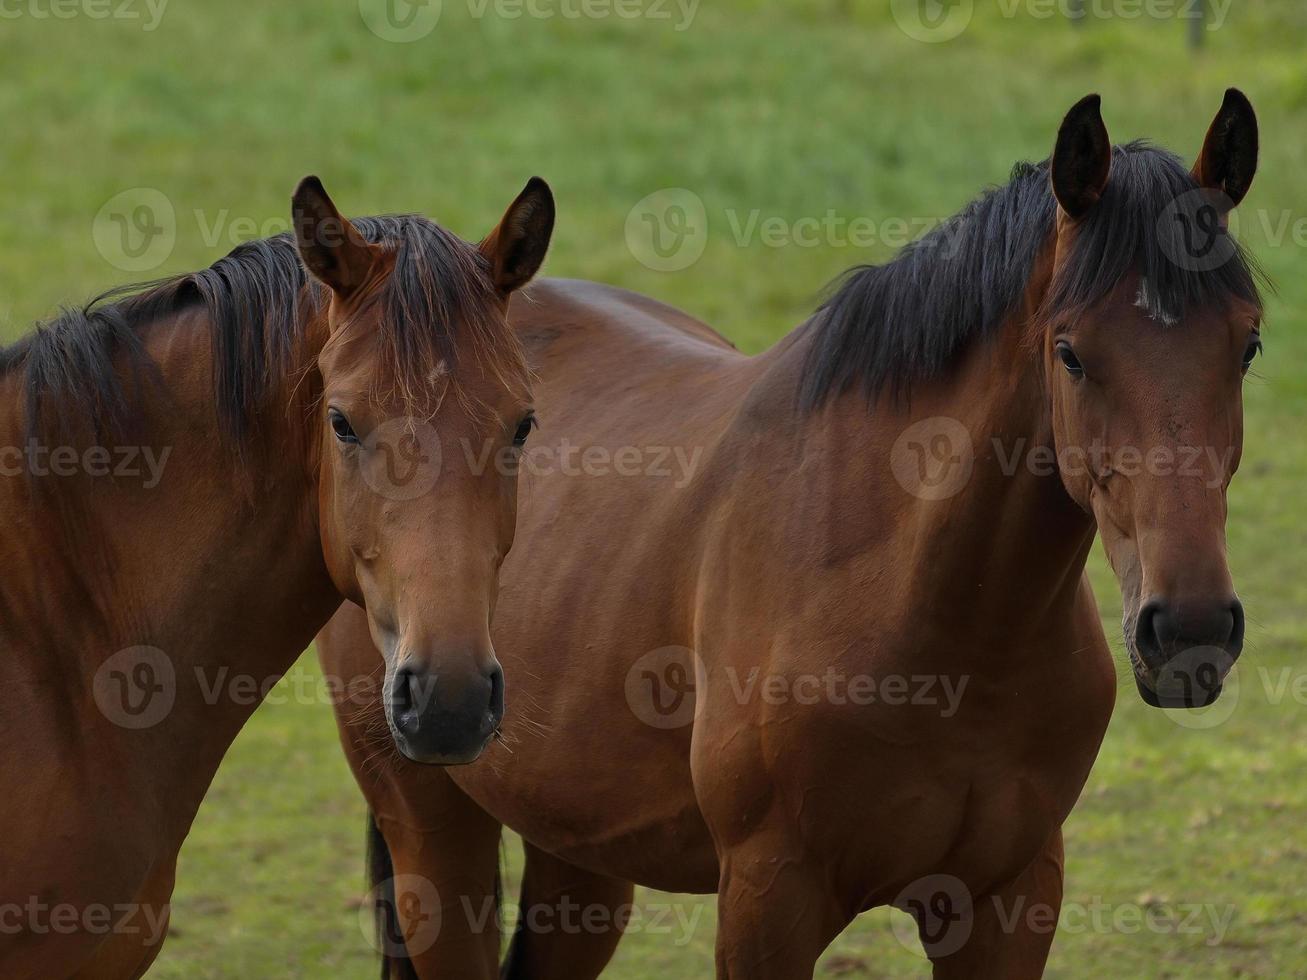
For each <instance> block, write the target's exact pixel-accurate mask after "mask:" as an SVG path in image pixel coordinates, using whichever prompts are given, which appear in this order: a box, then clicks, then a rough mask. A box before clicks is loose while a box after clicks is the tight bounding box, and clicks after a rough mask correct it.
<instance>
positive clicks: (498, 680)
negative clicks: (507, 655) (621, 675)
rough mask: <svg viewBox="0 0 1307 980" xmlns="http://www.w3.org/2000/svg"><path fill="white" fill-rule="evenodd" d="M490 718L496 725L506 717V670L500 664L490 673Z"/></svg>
mask: <svg viewBox="0 0 1307 980" xmlns="http://www.w3.org/2000/svg"><path fill="white" fill-rule="evenodd" d="M490 717H491V718H493V719H494V722H495V724H496V725H498V724H499V721H500V719H502V718H503V717H504V670H503V668H502V667H500V666H499V664H495V666H494V667H493V668H492V669H491V671H490Z"/></svg>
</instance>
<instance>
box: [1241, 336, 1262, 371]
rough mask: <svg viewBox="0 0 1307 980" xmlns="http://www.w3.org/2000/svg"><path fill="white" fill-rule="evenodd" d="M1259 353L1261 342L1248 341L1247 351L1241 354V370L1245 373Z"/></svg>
mask: <svg viewBox="0 0 1307 980" xmlns="http://www.w3.org/2000/svg"><path fill="white" fill-rule="evenodd" d="M1261 352H1262V342H1261V340H1260V339H1257V340H1250V341H1249V342H1248V349H1247V350H1245V351H1244V352H1243V369H1244V370H1245V371H1247V370H1248V369H1249V368H1250V367H1252V366H1253V361H1254V360H1255V359H1256V357H1257V355H1258V354H1260V353H1261Z"/></svg>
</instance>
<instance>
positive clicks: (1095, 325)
mask: <svg viewBox="0 0 1307 980" xmlns="http://www.w3.org/2000/svg"><path fill="white" fill-rule="evenodd" d="M1256 139H1257V137H1256V122H1255V119H1253V117H1252V109H1251V107H1250V106H1248V104H1247V100H1245V99H1244V98H1243V97H1242V95H1239V94H1238V93H1237V92H1233V90H1232V91H1231V93H1227V96H1226V103H1225V105H1223V106H1222V110H1221V113H1220V114H1219V115H1218V116H1217V119H1216V122H1215V123H1213V125H1212V129H1211V131H1210V132H1209V134H1208V138H1207V143H1206V144H1205V145H1204V149H1203V154H1202V156H1201V157H1200V160H1199V163H1198V165H1197V166H1196V167H1195V168H1194V171H1193V173H1192V177H1193V178H1194V184H1195V189H1194V190H1193V191H1191V192H1188V195H1187V196H1189V197H1190V198H1192V200H1191V201H1190V202H1189V204H1187V205H1185V208H1184V209H1181V208H1175V209H1173V210H1174V211H1175V214H1168V213H1166V209H1163V212H1164V213H1161V214H1158V215H1156V216H1151V215H1150V216H1145V220H1147V221H1149V222H1152V221H1156V222H1158V224H1157V225H1156V227H1157V228H1158V229H1160V231H1159V232H1158V233H1159V234H1162V233H1164V232H1165V231H1166V229H1167V227H1169V225H1170V222H1169V220H1168V219H1169V218H1170V217H1175V215H1176V214H1178V215H1179V216H1180V218H1181V221H1180V222H1179V224H1181V225H1183V224H1184V223H1185V222H1192V221H1202V220H1204V219H1205V220H1208V221H1210V222H1211V223H1212V228H1213V229H1215V230H1216V232H1217V234H1218V235H1223V234H1224V222H1225V219H1226V215H1227V214H1228V210H1229V208H1230V207H1232V206H1233V204H1235V203H1237V202H1238V200H1239V199H1240V198H1241V197H1242V196H1243V193H1244V191H1246V190H1247V187H1248V184H1249V183H1250V182H1251V179H1252V169H1253V168H1255V165H1256V156H1257V153H1256ZM1111 158H1112V154H1111V149H1110V145H1109V144H1108V142H1107V134H1106V130H1105V129H1103V126H1102V120H1101V117H1099V116H1098V112H1097V102H1096V100H1095V101H1094V102H1093V103H1092V105H1089V106H1086V104H1085V103H1083V102H1082V103H1081V104H1080V105H1078V106H1077V107H1076V108H1074V109H1073V110H1072V112H1071V114H1070V115H1068V116H1067V120H1066V121H1065V122H1064V123H1063V130H1062V132H1061V133H1060V134H1059V138H1058V146H1057V150H1056V151H1055V153H1054V157H1053V163H1052V182H1053V187H1054V193H1055V195H1056V196H1057V199H1058V203H1059V212H1058V221H1057V227H1058V232H1057V246H1056V249H1057V256H1058V259H1057V262H1059V263H1069V262H1071V261H1073V259H1072V256H1075V255H1076V254H1077V251H1076V245H1077V241H1076V236H1077V235H1080V234H1087V232H1086V231H1085V228H1086V225H1085V222H1087V221H1090V220H1093V218H1094V209H1095V208H1096V207H1100V206H1101V205H1100V204H1099V201H1100V199H1101V198H1102V196H1103V194H1104V193H1105V192H1110V191H1111V188H1110V187H1109V186H1108V183H1107V182H1108V180H1109V173H1110V168H1111ZM1163 223H1165V224H1163ZM1142 227H1143V228H1144V229H1145V230H1146V234H1149V235H1151V234H1153V229H1154V225H1152V224H1145V225H1142ZM1180 230H1181V231H1185V230H1186V229H1185V228H1181V229H1180ZM1188 230H1189V231H1192V230H1193V229H1192V228H1190V229H1188ZM1183 244H1184V242H1183V240H1182V239H1179V238H1177V239H1176V240H1173V241H1171V242H1170V246H1171V247H1167V246H1166V245H1164V244H1163V245H1159V246H1158V249H1157V252H1158V255H1157V256H1154V257H1153V258H1151V259H1150V260H1149V261H1150V262H1151V263H1152V266H1153V268H1154V269H1160V270H1161V271H1160V273H1159V275H1167V276H1171V277H1172V278H1171V284H1172V285H1174V283H1176V282H1183V283H1185V285H1184V287H1183V288H1184V289H1185V290H1186V291H1187V294H1188V295H1189V296H1191V297H1195V299H1194V301H1191V302H1188V303H1186V304H1184V311H1183V312H1182V313H1175V312H1171V311H1169V310H1168V306H1172V308H1173V304H1169V303H1168V302H1167V301H1164V300H1163V298H1162V297H1161V296H1160V293H1159V290H1158V288H1157V286H1156V284H1155V283H1154V282H1152V281H1150V279H1149V278H1148V277H1147V276H1146V275H1143V274H1139V273H1136V274H1134V275H1132V276H1127V277H1126V278H1125V279H1123V280H1122V282H1121V283H1120V284H1119V285H1118V286H1117V288H1116V289H1114V290H1113V291H1112V292H1111V293H1110V294H1109V295H1107V296H1106V297H1104V298H1102V299H1101V300H1099V301H1097V302H1095V303H1092V304H1090V305H1088V306H1087V307H1085V308H1083V309H1080V310H1078V311H1077V312H1076V313H1075V314H1074V315H1070V316H1063V317H1060V318H1058V317H1053V318H1051V319H1050V320H1049V324H1048V330H1047V332H1046V334H1045V338H1044V369H1045V372H1046V377H1047V378H1048V380H1049V389H1050V396H1051V403H1052V412H1053V429H1054V437H1055V440H1056V443H1057V448H1058V459H1059V465H1060V468H1061V475H1062V480H1063V482H1064V484H1065V486H1066V488H1067V490H1068V491H1069V492H1070V494H1071V496H1072V497H1073V498H1074V499H1075V500H1076V501H1077V502H1078V503H1079V504H1080V506H1081V507H1083V508H1084V509H1085V510H1087V511H1089V512H1091V513H1092V514H1093V516H1094V518H1095V520H1096V521H1097V524H1098V530H1099V533H1100V534H1101V536H1102V538H1103V542H1104V545H1105V547H1106V550H1107V555H1108V558H1109V560H1110V561H1111V564H1112V567H1113V569H1114V570H1115V572H1116V575H1117V578H1118V579H1119V581H1120V583H1121V590H1122V597H1123V601H1124V608H1125V613H1124V629H1125V638H1126V644H1127V646H1128V648H1129V650H1130V659H1131V663H1132V666H1133V668H1134V673H1135V679H1136V682H1137V685H1138V687H1139V691H1140V694H1141V695H1142V696H1143V698H1144V700H1145V701H1147V702H1148V703H1150V704H1153V705H1157V706H1163V707H1196V706H1202V705H1206V704H1210V703H1211V702H1212V701H1214V700H1215V699H1216V698H1217V697H1218V696H1219V694H1220V692H1221V685H1222V682H1223V680H1224V678H1225V676H1226V674H1227V673H1228V671H1229V670H1230V668H1231V666H1232V665H1233V664H1234V661H1235V660H1236V658H1237V657H1238V656H1239V653H1240V651H1241V650H1242V647H1243V638H1244V613H1243V607H1242V606H1241V604H1240V602H1239V600H1238V598H1237V597H1236V595H1235V591H1234V586H1233V583H1232V581H1231V577H1230V571H1229V567H1228V565H1227V562H1226V544H1225V521H1226V513H1227V506H1226V491H1227V488H1228V487H1229V484H1230V480H1231V478H1232V477H1233V476H1234V473H1235V470H1236V469H1237V468H1238V466H1239V458H1240V454H1241V452H1242V449H1243V396H1242V387H1243V379H1244V376H1245V375H1246V373H1247V372H1248V369H1249V367H1250V366H1251V364H1252V361H1253V358H1254V357H1255V356H1256V355H1257V353H1258V352H1259V350H1260V346H1261V345H1260V339H1259V322H1260V310H1258V309H1257V308H1256V307H1255V306H1254V304H1252V303H1250V302H1245V301H1243V300H1241V299H1239V298H1237V297H1230V296H1224V297H1220V301H1217V299H1216V297H1217V293H1216V291H1215V289H1214V287H1213V288H1212V289H1210V290H1209V292H1204V290H1205V289H1207V288H1208V287H1212V284H1213V279H1212V278H1210V276H1211V275H1212V272H1211V270H1207V269H1203V268H1200V267H1199V266H1200V265H1201V263H1200V262H1199V261H1198V260H1199V256H1196V255H1195V254H1194V253H1192V252H1189V253H1186V252H1184V251H1183ZM1221 244H1222V245H1223V246H1224V245H1225V244H1228V243H1224V242H1222V243H1221ZM1132 247H1133V246H1132ZM1229 247H1230V248H1233V247H1234V246H1233V245H1232V244H1229ZM1163 252H1164V253H1165V258H1161V257H1160V256H1161V253H1163ZM1079 254H1081V255H1082V256H1083V254H1084V250H1083V249H1082V250H1081V252H1080V253H1079ZM1237 258H1238V257H1237V256H1234V255H1232V256H1231V258H1230V259H1229V260H1230V261H1234V260H1237ZM1164 261H1170V262H1176V263H1186V262H1190V261H1193V262H1194V267H1192V268H1191V267H1183V268H1182V269H1181V271H1180V272H1176V270H1174V269H1168V268H1164V267H1162V263H1163V262H1164ZM1069 274H1072V270H1069V269H1068V268H1065V267H1058V266H1057V264H1056V263H1055V269H1054V273H1053V275H1054V282H1055V283H1056V282H1058V278H1057V277H1059V276H1066V275H1069ZM1177 276H1187V277H1188V278H1187V279H1181V278H1177ZM1203 276H1208V277H1209V278H1206V279H1204V278H1202V277H1203ZM1176 291H1177V289H1174V288H1173V289H1172V292H1176ZM1253 292H1255V290H1253ZM1209 293H1210V298H1208V299H1204V297H1205V296H1209Z"/></svg>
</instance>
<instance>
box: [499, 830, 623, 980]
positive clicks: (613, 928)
mask: <svg viewBox="0 0 1307 980" xmlns="http://www.w3.org/2000/svg"><path fill="white" fill-rule="evenodd" d="M525 848H526V869H525V871H524V872H523V874H522V895H521V899H520V902H519V906H520V911H519V917H518V920H517V928H516V930H515V931H514V933H513V939H512V942H511V943H510V944H509V948H508V956H507V958H506V960H505V962H504V967H503V973H502V978H503V980H528V978H529V980H594V978H596V977H598V976H599V974H600V973H602V972H603V969H604V967H605V966H607V965H608V961H609V960H610V959H612V957H613V953H614V952H615V951H616V949H617V944H618V942H619V941H620V940H621V938H622V927H623V925H624V924H625V921H626V916H625V913H626V912H627V911H628V909H629V906H630V903H631V897H632V895H633V894H634V892H635V888H634V886H632V885H631V883H630V882H626V881H619V880H618V879H616V878H608V877H605V876H603V875H597V874H593V873H591V872H589V871H584V870H582V869H580V868H577V867H575V866H574V865H571V864H567V863H566V862H563V861H560V860H559V859H558V858H556V857H554V856H553V855H552V854H547V853H545V852H544V851H542V850H540V849H539V848H535V847H532V846H531V845H530V844H526V845H525ZM569 916H570V917H575V918H577V919H579V920H580V927H579V928H578V927H577V923H568V922H566V921H565V919H566V917H569Z"/></svg>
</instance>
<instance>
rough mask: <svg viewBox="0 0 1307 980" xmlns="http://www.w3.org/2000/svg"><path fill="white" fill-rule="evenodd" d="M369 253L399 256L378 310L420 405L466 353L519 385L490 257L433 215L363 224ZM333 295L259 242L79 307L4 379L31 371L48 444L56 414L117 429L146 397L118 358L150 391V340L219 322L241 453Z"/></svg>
mask: <svg viewBox="0 0 1307 980" xmlns="http://www.w3.org/2000/svg"><path fill="white" fill-rule="evenodd" d="M353 224H354V226H355V227H356V228H357V229H358V230H359V232H360V233H361V234H362V235H363V237H364V238H366V239H367V240H368V241H369V242H372V243H374V244H379V245H382V246H383V247H386V248H388V249H390V250H392V251H393V253H394V257H395V262H394V269H393V271H392V272H391V274H390V276H389V277H388V279H387V281H386V283H385V284H384V286H383V287H382V288H381V289H380V290H379V291H378V292H377V294H376V295H375V296H374V297H372V299H371V300H370V302H372V303H379V304H381V305H382V310H381V316H380V318H379V320H380V323H379V331H380V336H379V340H380V343H381V354H382V359H383V360H382V364H384V365H387V366H388V367H389V369H390V371H391V374H392V375H393V380H394V383H395V385H396V387H397V389H398V390H400V391H401V392H403V393H404V394H406V395H407V396H408V397H410V398H411V397H413V395H414V394H415V393H416V392H418V391H421V390H425V388H426V387H427V385H428V378H429V377H430V376H431V373H432V371H433V369H435V368H437V367H438V366H439V367H443V368H445V369H448V370H447V371H442V372H441V373H442V374H448V376H450V377H454V378H456V377H457V375H456V373H455V368H456V366H457V365H458V363H459V361H460V353H462V354H464V355H465V354H467V353H468V352H473V353H475V355H476V356H477V357H478V358H483V359H485V361H486V362H487V363H489V364H491V365H492V367H493V369H494V370H496V371H499V373H500V374H501V376H506V375H509V374H511V371H509V370H508V369H507V364H508V359H509V358H511V357H512V356H513V355H514V352H517V353H518V354H520V348H519V346H518V344H517V341H516V338H515V335H514V334H513V333H512V331H511V330H510V329H509V327H508V324H507V322H506V320H505V319H504V317H503V316H502V314H501V312H500V307H499V306H498V304H497V303H496V302H495V291H494V287H493V285H492V283H491V281H490V272H489V265H488V263H487V261H486V260H485V258H484V257H483V256H482V255H481V254H480V252H479V251H478V250H477V249H476V248H475V247H474V246H472V245H470V244H469V243H467V242H465V241H463V240H462V239H460V238H458V237H457V236H455V235H453V234H452V233H451V232H448V231H446V230H445V229H443V228H441V227H440V226H438V225H436V224H434V223H433V222H431V221H428V220H427V219H426V218H423V217H421V216H419V215H385V216H380V217H371V218H359V219H356V220H354V222H353ZM325 299H326V287H325V286H322V285H321V284H319V283H318V282H317V281H316V280H313V279H311V278H310V277H309V276H308V275H307V273H306V272H305V270H304V267H303V265H302V264H301V262H300V258H299V253H298V251H297V249H296V246H295V242H294V239H293V238H292V237H291V236H290V235H289V233H286V234H281V235H277V236H275V237H272V238H265V239H259V240H255V241H250V242H245V243H243V244H241V245H239V246H237V247H236V248H235V249H233V250H232V251H231V252H230V253H229V254H228V255H226V256H224V257H223V258H221V259H219V260H218V261H217V262H215V263H214V264H213V265H211V266H210V267H208V268H207V269H202V270H200V271H198V272H191V273H186V274H183V275H180V276H175V277H172V278H168V279H161V280H156V281H154V282H147V283H138V284H135V285H128V286H121V287H118V288H116V289H112V290H109V291H108V292H105V293H102V294H101V295H99V296H97V297H95V298H94V299H93V300H91V301H90V302H89V303H87V304H86V305H85V306H83V307H81V308H76V309H67V310H64V311H62V312H61V313H60V314H59V315H58V316H56V317H55V318H53V319H51V320H49V321H47V322H45V323H43V324H39V325H38V326H37V327H36V329H35V330H34V331H33V332H32V333H29V334H28V335H26V336H25V337H23V338H22V339H20V340H19V341H17V342H16V343H14V344H12V345H10V346H9V347H7V348H4V349H2V350H0V373H3V374H7V373H9V372H11V371H16V370H20V369H21V370H23V371H24V372H25V393H26V408H27V411H26V416H27V428H28V437H29V438H37V437H38V433H39V432H40V427H41V425H42V423H43V420H46V421H48V420H49V419H48V416H49V415H50V414H51V410H53V415H54V421H55V422H57V423H58V424H59V425H65V426H66V425H68V424H77V423H80V424H82V425H87V424H89V425H90V426H92V427H93V429H94V431H95V432H97V433H104V432H109V431H114V430H115V429H116V428H117V427H119V426H121V425H122V424H124V423H125V422H127V421H128V420H129V419H130V418H131V415H132V402H133V399H132V397H131V395H130V394H129V391H128V390H127V386H125V385H124V383H123V377H124V375H123V372H121V371H120V370H119V366H118V364H117V360H118V358H120V357H125V358H126V361H127V363H128V365H129V370H128V372H127V373H126V376H127V377H130V378H132V379H133V381H134V384H133V385H132V386H131V387H133V388H135V389H139V388H140V383H141V380H142V378H143V377H144V375H145V374H147V373H149V372H150V371H151V370H152V368H153V365H152V364H151V363H150V362H149V358H148V355H147V354H146V351H145V345H144V342H143V340H142V337H141V330H142V329H143V328H144V327H146V326H149V325H151V324H155V323H158V322H160V321H161V320H163V319H164V318H166V317H168V316H172V315H176V314H179V313H182V312H184V311H186V310H188V309H194V308H200V309H203V310H204V312H205V313H206V314H207V315H208V319H209V321H210V324H211V330H210V333H211V344H212V352H213V388H214V398H215V403H216V408H217V413H218V418H219V423H220V429H221V431H222V432H223V434H224V435H225V436H226V437H228V438H229V439H231V440H232V441H233V442H235V443H237V444H239V443H241V442H242V441H244V440H246V439H248V438H249V436H250V432H251V428H252V422H253V417H254V416H255V414H256V413H257V412H258V411H260V410H261V409H262V408H264V407H265V406H266V405H267V403H268V401H269V399H270V397H271V396H272V395H273V394H274V393H275V392H276V391H278V390H280V389H281V388H282V386H283V385H284V384H285V383H286V382H287V376H288V373H289V372H290V371H291V370H293V369H294V365H293V363H292V361H293V355H294V351H295V345H296V341H297V339H298V338H299V336H300V334H301V332H302V330H303V328H304V325H305V324H306V323H307V322H308V319H309V316H308V314H312V313H314V312H316V311H318V310H320V309H322V307H323V304H324V303H325Z"/></svg>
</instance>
